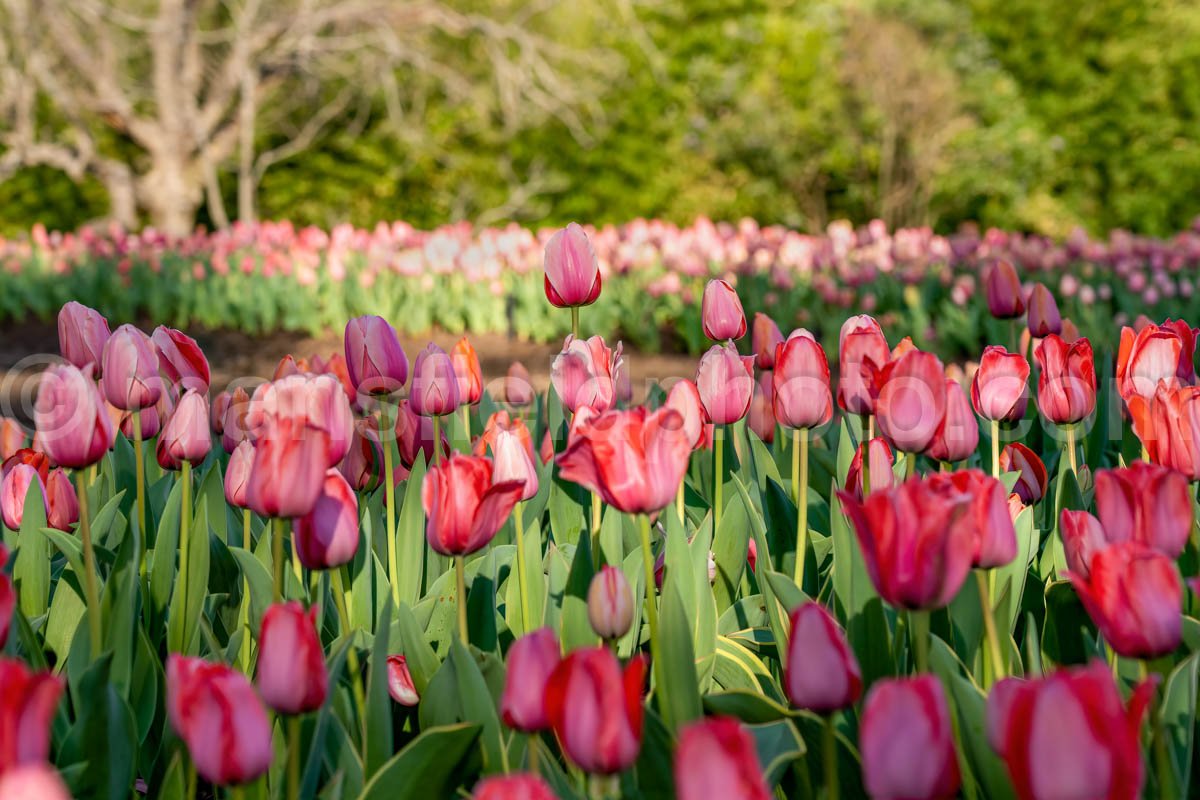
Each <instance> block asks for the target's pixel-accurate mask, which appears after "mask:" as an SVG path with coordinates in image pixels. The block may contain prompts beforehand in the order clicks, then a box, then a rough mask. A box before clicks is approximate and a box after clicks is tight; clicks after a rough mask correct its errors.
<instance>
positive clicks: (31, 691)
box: [0, 657, 63, 800]
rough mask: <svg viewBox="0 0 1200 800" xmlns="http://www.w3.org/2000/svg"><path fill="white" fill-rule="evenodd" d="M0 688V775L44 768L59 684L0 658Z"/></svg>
mask: <svg viewBox="0 0 1200 800" xmlns="http://www.w3.org/2000/svg"><path fill="white" fill-rule="evenodd" d="M0 686H3V687H4V691H3V693H0V731H4V735H3V736H0V773H2V774H4V775H6V776H7V775H9V774H11V773H10V772H9V771H8V770H11V769H13V768H15V767H18V766H23V765H30V764H45V763H46V762H47V761H48V759H49V758H50V728H51V724H52V723H53V721H54V713H55V710H56V709H57V708H58V700H59V698H60V697H61V696H62V691H63V682H62V680H61V679H59V678H56V677H55V676H54V675H52V674H50V673H49V672H33V671H31V670H30V669H29V667H27V666H25V664H24V662H21V661H18V660H16V659H9V658H2V657H0ZM30 800H33V798H32V797H31V798H30ZM37 800H43V798H42V797H41V796H37Z"/></svg>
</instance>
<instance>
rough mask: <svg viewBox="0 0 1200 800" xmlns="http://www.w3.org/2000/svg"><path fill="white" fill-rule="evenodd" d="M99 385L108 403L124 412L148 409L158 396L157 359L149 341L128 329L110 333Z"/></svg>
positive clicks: (141, 334) (160, 390)
mask: <svg viewBox="0 0 1200 800" xmlns="http://www.w3.org/2000/svg"><path fill="white" fill-rule="evenodd" d="M102 362H103V370H104V373H103V377H102V378H101V385H102V386H103V387H104V396H105V397H106V398H107V399H108V402H110V403H112V404H113V405H114V406H116V407H117V408H120V409H123V410H125V411H137V410H140V409H143V408H150V407H151V406H152V405H154V404H155V403H157V402H158V398H159V395H161V394H162V390H163V380H162V378H161V377H159V374H158V355H157V354H155V352H154V345H153V344H152V343H151V341H150V337H149V336H147V335H146V334H144V333H142V332H141V331H140V330H138V329H137V328H135V327H134V326H132V325H122V326H121V327H119V328H117V329H116V330H115V331H113V334H112V336H110V337H108V341H107V342H105V344H104V354H103V356H102Z"/></svg>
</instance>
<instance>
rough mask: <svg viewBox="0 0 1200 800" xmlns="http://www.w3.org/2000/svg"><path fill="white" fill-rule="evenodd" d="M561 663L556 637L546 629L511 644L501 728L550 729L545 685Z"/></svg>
mask: <svg viewBox="0 0 1200 800" xmlns="http://www.w3.org/2000/svg"><path fill="white" fill-rule="evenodd" d="M561 660H562V651H561V649H560V648H559V644H558V637H556V636H555V635H554V631H553V630H551V629H550V628H539V629H538V630H536V631H533V632H531V633H527V634H525V635H524V636H522V637H521V638H519V639H517V640H516V641H515V642H513V645H512V647H511V648H510V649H509V651H508V669H507V670H506V671H505V677H504V693H503V695H501V698H500V716H501V717H502V718H503V719H504V724H505V725H507V726H508V727H510V728H512V729H513V730H516V731H524V732H526V733H534V732H537V731H542V730H546V729H548V728H549V727H550V717H549V712H548V710H547V705H546V684H547V682H548V681H549V680H550V676H551V675H552V674H553V673H554V670H555V668H556V667H558V663H559V661H561Z"/></svg>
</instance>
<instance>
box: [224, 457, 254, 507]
mask: <svg viewBox="0 0 1200 800" xmlns="http://www.w3.org/2000/svg"><path fill="white" fill-rule="evenodd" d="M253 467H254V445H252V444H250V442H242V443H241V444H239V445H238V446H237V447H236V448H235V449H234V451H233V453H232V455H230V456H229V464H228V465H227V466H226V467H225V501H226V502H227V503H229V505H231V506H234V507H236V508H249V507H250V505H249V503H248V502H247V501H246V485H247V484H248V483H249V481H250V470H251V469H253Z"/></svg>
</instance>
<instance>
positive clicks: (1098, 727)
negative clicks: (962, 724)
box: [987, 662, 1156, 800]
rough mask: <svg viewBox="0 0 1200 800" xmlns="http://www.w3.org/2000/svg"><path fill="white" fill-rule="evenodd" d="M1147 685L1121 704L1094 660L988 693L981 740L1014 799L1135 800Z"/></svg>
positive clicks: (1005, 683) (1008, 682)
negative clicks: (999, 764) (1003, 770)
mask: <svg viewBox="0 0 1200 800" xmlns="http://www.w3.org/2000/svg"><path fill="white" fill-rule="evenodd" d="M1155 684H1156V681H1155V680H1148V681H1143V682H1142V683H1140V684H1139V685H1138V686H1137V687H1136V688H1135V689H1134V690H1133V693H1132V695H1131V696H1130V698H1129V701H1128V703H1125V702H1124V701H1122V699H1121V693H1120V691H1119V690H1118V689H1117V685H1116V683H1115V682H1114V681H1113V677H1112V673H1111V672H1110V671H1109V670H1108V668H1107V667H1106V666H1105V665H1104V664H1103V663H1101V662H1093V663H1092V664H1090V665H1089V666H1086V667H1075V668H1072V669H1064V670H1061V671H1059V672H1056V673H1054V674H1052V675H1049V676H1047V677H1045V678H1040V679H1037V680H1020V679H1017V678H1008V679H1005V680H1002V681H1000V682H999V683H997V684H996V685H995V686H993V687H992V691H991V694H990V696H989V697H988V702H987V736H988V742H989V743H990V744H991V746H992V749H993V750H995V751H996V753H998V754H999V756H1000V758H1002V759H1003V760H1004V764H1005V766H1006V767H1007V769H1008V775H1009V777H1010V778H1011V780H1012V783H1013V788H1014V789H1015V790H1016V794H1017V796H1018V797H1020V798H1022V800H1058V798H1075V797H1078V798H1084V797H1089V798H1090V797H1096V798H1100V797H1105V798H1114V799H1115V798H1136V797H1139V796H1140V795H1141V789H1142V779H1143V770H1142V754H1141V728H1142V719H1143V717H1144V716H1145V714H1146V711H1147V709H1148V708H1149V707H1150V703H1151V702H1152V701H1153V699H1154V691H1155Z"/></svg>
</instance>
